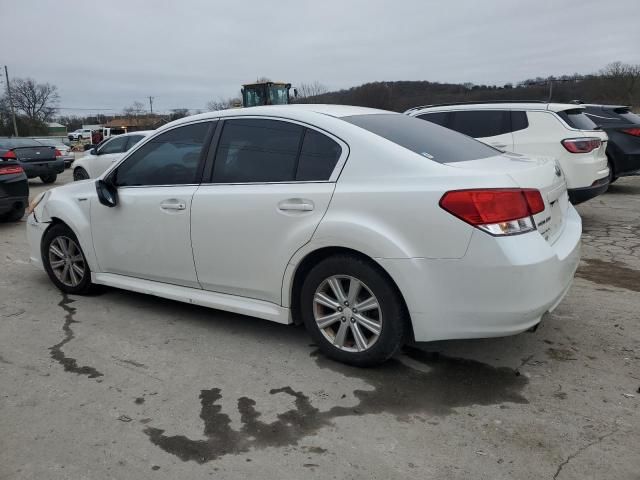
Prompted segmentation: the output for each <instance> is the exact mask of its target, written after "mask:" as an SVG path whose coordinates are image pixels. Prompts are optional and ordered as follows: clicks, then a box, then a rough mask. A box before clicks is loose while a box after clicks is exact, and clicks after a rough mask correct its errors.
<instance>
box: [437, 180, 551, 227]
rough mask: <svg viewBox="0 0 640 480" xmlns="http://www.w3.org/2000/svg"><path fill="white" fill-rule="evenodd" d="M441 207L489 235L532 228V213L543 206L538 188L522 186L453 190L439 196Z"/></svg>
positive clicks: (541, 209)
mask: <svg viewBox="0 0 640 480" xmlns="http://www.w3.org/2000/svg"><path fill="white" fill-rule="evenodd" d="M440 207H441V208H443V209H444V210H446V211H447V212H449V213H450V214H452V215H454V216H456V217H458V218H459V219H460V220H462V221H464V222H466V223H468V224H470V225H473V226H474V227H477V228H479V229H481V230H484V231H485V232H487V233H490V234H491V235H514V234H518V233H525V232H530V231H532V230H535V229H536V225H535V222H534V221H533V218H532V216H533V215H535V214H537V213H540V212H542V211H544V209H545V206H544V200H543V199H542V195H541V194H540V192H539V191H538V190H535V189H521V188H494V189H474V190H453V191H450V192H447V193H445V194H444V195H443V196H442V198H441V199H440Z"/></svg>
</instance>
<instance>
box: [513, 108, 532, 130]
mask: <svg viewBox="0 0 640 480" xmlns="http://www.w3.org/2000/svg"><path fill="white" fill-rule="evenodd" d="M528 127H529V119H528V118H527V112H519V111H512V112H511V131H512V132H517V131H519V130H524V129H525V128H528Z"/></svg>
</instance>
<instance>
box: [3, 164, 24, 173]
mask: <svg viewBox="0 0 640 480" xmlns="http://www.w3.org/2000/svg"><path fill="white" fill-rule="evenodd" d="M22 172H24V170H22V167H21V166H20V165H9V166H8V167H2V166H0V175H13V174H16V173H22Z"/></svg>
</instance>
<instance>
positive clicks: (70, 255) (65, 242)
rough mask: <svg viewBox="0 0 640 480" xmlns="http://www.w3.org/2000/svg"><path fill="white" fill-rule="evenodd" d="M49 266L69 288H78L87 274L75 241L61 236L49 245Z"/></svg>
mask: <svg viewBox="0 0 640 480" xmlns="http://www.w3.org/2000/svg"><path fill="white" fill-rule="evenodd" d="M49 265H50V266H51V270H52V271H53V274H54V275H55V276H56V278H57V279H58V280H59V281H60V282H61V283H63V284H64V285H66V286H68V287H76V286H78V285H79V284H80V282H82V279H83V278H84V274H85V270H86V269H85V262H84V257H83V256H82V251H81V250H80V247H79V246H78V244H77V243H76V242H75V240H73V239H71V238H69V237H65V236H59V237H56V238H54V239H53V241H52V242H51V244H49Z"/></svg>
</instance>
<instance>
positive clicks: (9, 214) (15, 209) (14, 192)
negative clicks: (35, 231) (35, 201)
mask: <svg viewBox="0 0 640 480" xmlns="http://www.w3.org/2000/svg"><path fill="white" fill-rule="evenodd" d="M28 201H29V181H28V180H27V175H26V174H25V173H24V170H23V169H22V167H21V166H20V163H19V162H18V161H17V160H1V161H0V221H5V222H17V221H18V220H20V219H21V218H22V217H23V215H24V210H25V209H26V208H27V203H28Z"/></svg>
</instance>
